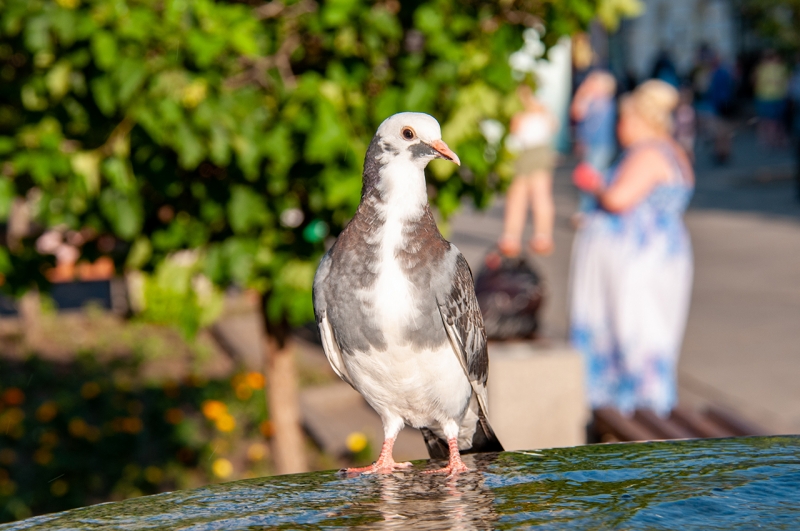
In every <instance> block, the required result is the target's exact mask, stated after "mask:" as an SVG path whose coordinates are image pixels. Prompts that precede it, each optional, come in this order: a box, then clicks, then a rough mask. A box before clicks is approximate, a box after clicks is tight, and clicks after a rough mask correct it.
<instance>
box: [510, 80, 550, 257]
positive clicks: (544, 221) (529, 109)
mask: <svg viewBox="0 0 800 531" xmlns="http://www.w3.org/2000/svg"><path fill="white" fill-rule="evenodd" d="M517 95H518V96H519V99H520V101H521V102H522V106H523V110H522V111H521V112H519V113H517V114H516V115H514V117H513V118H512V119H511V128H510V129H511V138H510V139H509V140H510V145H511V147H513V148H514V150H516V151H518V152H519V156H518V157H517V160H516V164H515V168H514V169H515V173H516V176H515V177H514V181H513V182H512V183H511V186H510V187H509V189H508V194H507V195H506V211H505V222H504V226H503V235H502V236H501V237H500V241H499V242H498V247H499V248H500V252H502V253H503V254H504V255H506V256H517V255H519V253H520V251H521V249H522V231H523V229H524V228H525V220H526V218H527V209H528V205H530V207H531V210H532V211H533V237H532V238H531V241H530V243H529V246H530V248H531V250H532V251H533V252H534V253H537V254H549V253H551V252H552V251H553V220H554V218H555V207H554V206H553V167H554V166H555V162H556V153H555V151H554V150H553V147H552V143H553V136H554V135H555V133H556V131H557V130H558V120H557V119H556V117H555V116H554V115H553V113H552V112H550V110H549V109H548V108H547V107H546V106H545V105H544V104H542V102H540V101H539V100H538V99H537V98H536V96H535V95H534V93H533V90H532V89H531V87H530V86H528V85H520V87H519V88H518V89H517Z"/></svg>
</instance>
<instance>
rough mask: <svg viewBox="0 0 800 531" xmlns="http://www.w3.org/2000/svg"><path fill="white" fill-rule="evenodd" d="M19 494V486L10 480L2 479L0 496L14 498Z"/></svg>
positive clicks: (0, 480)
mask: <svg viewBox="0 0 800 531" xmlns="http://www.w3.org/2000/svg"><path fill="white" fill-rule="evenodd" d="M15 492H17V484H16V483H14V482H13V481H12V480H10V479H8V478H3V479H0V496H12V495H13V494H14V493H15Z"/></svg>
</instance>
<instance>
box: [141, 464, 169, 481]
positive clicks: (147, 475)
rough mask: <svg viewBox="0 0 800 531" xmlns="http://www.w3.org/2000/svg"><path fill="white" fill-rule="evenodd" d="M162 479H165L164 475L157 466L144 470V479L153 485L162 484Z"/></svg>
mask: <svg viewBox="0 0 800 531" xmlns="http://www.w3.org/2000/svg"><path fill="white" fill-rule="evenodd" d="M162 477H164V473H163V472H162V471H161V469H160V468H158V467H157V466H149V467H147V468H145V469H144V479H146V480H147V481H149V482H150V483H152V484H153V485H158V484H159V483H161V478H162Z"/></svg>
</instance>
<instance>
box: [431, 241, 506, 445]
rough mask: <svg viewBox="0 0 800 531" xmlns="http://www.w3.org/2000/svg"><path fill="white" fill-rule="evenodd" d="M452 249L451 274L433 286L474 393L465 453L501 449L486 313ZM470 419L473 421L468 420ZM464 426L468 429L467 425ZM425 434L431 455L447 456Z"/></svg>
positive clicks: (466, 270)
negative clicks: (493, 413) (491, 414)
mask: <svg viewBox="0 0 800 531" xmlns="http://www.w3.org/2000/svg"><path fill="white" fill-rule="evenodd" d="M451 252H455V253H456V259H455V267H454V269H453V271H452V272H451V273H452V274H450V275H447V277H448V278H449V280H448V281H447V282H443V284H442V285H441V286H440V287H439V289H436V288H434V290H435V291H436V300H437V303H438V305H439V313H440V314H441V316H442V323H444V328H445V330H446V331H447V337H448V339H449V340H450V344H451V345H452V347H453V352H454V355H455V356H457V357H458V360H459V362H460V364H461V368H462V369H463V370H464V374H465V375H466V377H467V378H468V379H469V383H470V385H471V386H472V391H473V393H474V395H473V399H471V400H470V404H469V409H470V411H471V412H472V413H473V414H472V415H468V417H465V419H464V421H466V422H468V423H469V422H475V429H474V430H471V433H472V440H471V442H470V444H471V447H470V448H468V449H466V453H474V452H501V451H503V445H502V444H501V443H500V441H499V440H498V439H497V436H496V435H495V433H494V430H492V427H491V425H490V424H489V420H488V418H487V416H488V408H487V404H486V402H487V397H486V379H487V377H488V373H489V355H488V353H487V350H486V332H485V331H484V329H483V316H482V315H481V309H480V307H479V306H478V299H477V297H476V296H475V285H474V282H473V280H472V272H471V271H470V269H469V265H468V264H467V261H466V260H465V259H464V256H463V255H462V254H461V253H460V252H459V251H458V249H456V248H455V246H453V247H451ZM467 418H469V419H471V420H469V421H468V420H467ZM462 427H463V428H467V426H462ZM422 435H423V437H424V438H425V442H426V443H427V446H428V453H429V454H430V456H431V458H437V457H441V456H442V455H444V457H446V456H447V452H446V448H447V443H446V442H445V441H444V440H442V439H440V438H439V437H437V436H436V435H435V434H433V432H431V431H430V430H423V432H422ZM459 446H460V445H459Z"/></svg>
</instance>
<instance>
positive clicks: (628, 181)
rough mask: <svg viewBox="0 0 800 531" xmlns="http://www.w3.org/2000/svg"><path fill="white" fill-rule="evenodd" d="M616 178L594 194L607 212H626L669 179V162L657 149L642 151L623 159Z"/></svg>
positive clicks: (642, 149)
mask: <svg viewBox="0 0 800 531" xmlns="http://www.w3.org/2000/svg"><path fill="white" fill-rule="evenodd" d="M618 171H619V173H618V175H617V179H616V180H615V181H614V183H613V184H612V185H611V186H609V187H608V188H607V189H605V190H600V191H598V192H597V199H598V201H600V204H601V205H602V206H603V208H605V209H606V210H608V211H609V212H615V213H620V212H625V211H626V210H630V209H631V208H633V207H635V206H636V205H638V204H639V203H641V202H642V201H643V200H644V199H645V198H646V197H647V196H648V195H649V194H650V192H652V191H653V188H655V186H656V185H657V184H658V183H660V182H664V181H666V180H667V179H668V178H669V162H668V161H667V159H666V158H665V157H664V155H663V154H662V153H661V152H660V151H658V150H657V149H656V148H641V149H639V150H637V151H636V152H635V153H632V154H631V155H629V156H628V157H626V158H625V161H624V162H623V163H622V165H621V166H620V168H619V170H618Z"/></svg>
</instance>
